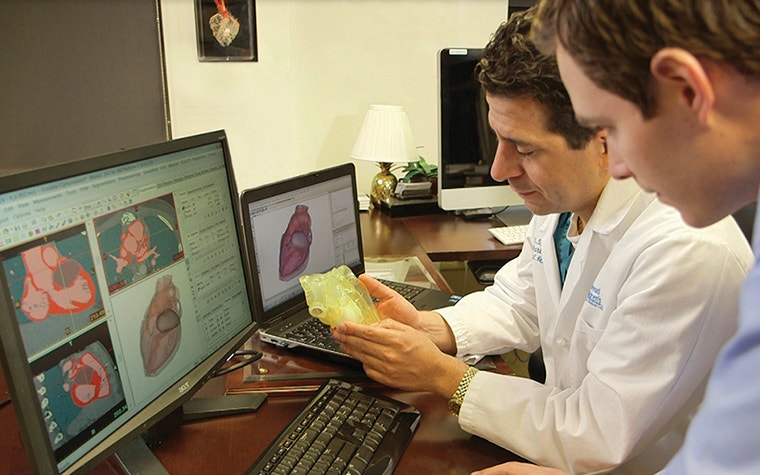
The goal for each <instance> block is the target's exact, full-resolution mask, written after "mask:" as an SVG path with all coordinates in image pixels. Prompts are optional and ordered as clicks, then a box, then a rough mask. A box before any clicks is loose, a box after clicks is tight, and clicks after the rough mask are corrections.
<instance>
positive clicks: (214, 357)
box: [0, 130, 258, 474]
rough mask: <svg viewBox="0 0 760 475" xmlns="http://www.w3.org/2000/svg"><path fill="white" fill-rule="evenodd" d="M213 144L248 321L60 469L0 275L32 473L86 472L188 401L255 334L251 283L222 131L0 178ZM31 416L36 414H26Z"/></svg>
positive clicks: (2, 345)
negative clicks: (222, 170) (220, 160)
mask: <svg viewBox="0 0 760 475" xmlns="http://www.w3.org/2000/svg"><path fill="white" fill-rule="evenodd" d="M211 143H221V144H222V148H223V153H224V160H225V165H226V171H227V179H228V180H229V182H230V184H231V186H230V190H229V192H230V197H229V198H230V201H231V202H232V205H233V212H234V213H235V228H236V236H237V239H238V248H239V249H240V259H241V263H242V264H243V267H242V270H243V272H242V273H243V274H244V278H245V279H246V282H245V285H244V287H245V291H246V294H247V299H248V304H249V308H251V322H250V324H248V325H247V326H246V327H245V328H244V329H242V330H241V331H240V332H238V333H237V334H236V335H235V336H233V337H232V338H230V340H228V341H227V342H226V343H225V344H223V345H222V346H221V347H220V348H219V349H218V350H216V351H215V352H214V353H212V354H211V355H209V356H208V357H206V358H205V359H204V360H203V361H202V362H200V363H199V364H198V365H196V366H195V367H194V368H193V369H191V370H190V371H189V372H188V373H187V374H185V375H184V376H182V377H181V378H179V379H178V381H176V382H175V383H173V384H172V385H171V386H170V387H169V388H167V389H166V390H165V391H164V392H163V393H161V395H159V396H158V397H156V398H155V399H154V400H153V401H151V402H150V403H149V404H148V405H147V406H146V407H144V408H143V409H142V410H141V411H139V412H138V413H137V414H136V415H135V416H133V417H132V418H130V419H129V420H128V421H126V422H125V423H124V424H123V425H122V426H121V427H119V428H117V429H116V430H115V431H114V432H113V433H112V434H110V435H108V436H107V437H106V438H105V439H104V440H103V441H101V442H100V443H99V444H97V445H96V446H95V447H94V448H93V449H92V450H91V451H90V452H89V453H87V454H85V455H84V456H83V457H82V458H80V459H79V460H77V461H76V462H74V463H73V464H72V465H71V466H70V467H68V468H67V469H66V470H64V471H63V472H59V470H58V465H57V462H56V460H55V456H54V454H53V450H52V447H51V445H50V441H49V438H48V434H47V430H46V426H45V424H44V419H43V416H42V411H41V408H40V404H39V402H38V399H37V395H36V389H35V386H34V383H33V380H32V378H33V375H32V373H31V368H30V366H29V364H28V363H27V359H26V350H25V348H24V342H23V338H22V336H21V331H20V329H19V326H18V325H17V324H15V322H14V320H15V309H14V308H12V304H11V302H12V299H11V298H10V291H9V289H8V285H7V283H6V280H5V276H4V275H3V274H0V302H8V305H7V306H6V307H5V308H0V311H2V312H3V315H0V355H2V366H3V370H4V372H5V379H6V384H7V386H8V390H9V392H10V394H11V400H12V402H13V404H12V405H13V407H14V411H15V413H16V419H17V421H18V425H19V433H20V436H21V440H22V442H23V444H24V447H25V449H26V452H27V456H28V459H29V464H30V466H31V467H32V469H33V470H34V472H35V473H41V474H47V473H51V474H58V473H63V474H74V473H84V472H86V471H87V470H90V469H92V468H93V467H94V466H96V465H97V464H98V463H100V462H102V461H103V460H105V459H107V458H108V457H110V456H111V455H113V454H114V453H116V452H117V451H118V450H119V449H121V448H123V447H125V446H126V445H128V444H129V443H130V442H132V441H133V440H134V439H135V438H136V437H138V436H140V434H142V433H143V432H145V431H146V430H147V429H149V428H150V427H152V426H153V425H155V424H157V423H158V422H160V421H161V420H162V419H163V418H165V417H166V416H168V415H170V414H171V413H173V412H174V411H175V410H177V409H178V408H179V407H180V406H181V405H182V404H183V403H184V402H186V401H187V400H188V399H190V397H191V396H192V395H193V394H194V393H195V392H196V391H197V390H198V389H200V387H201V386H203V384H205V383H206V382H207V381H208V380H209V379H211V378H212V377H213V376H214V373H215V371H216V370H217V369H218V368H220V367H221V366H222V365H223V364H224V363H225V362H226V361H227V360H228V359H229V357H230V356H231V355H233V354H234V352H235V351H236V350H238V349H239V348H240V347H241V346H242V345H243V344H244V343H245V341H246V340H248V339H249V338H250V337H251V336H252V335H253V333H254V332H255V331H256V330H257V329H258V323H257V321H256V319H255V317H254V315H253V310H252V309H253V306H252V298H251V294H250V282H248V275H247V272H245V266H246V263H245V261H244V259H245V253H244V249H243V246H244V244H243V243H244V240H243V235H242V232H241V231H242V230H241V227H240V225H239V223H240V201H239V194H238V190H237V184H236V181H235V176H234V171H233V168H232V160H231V156H230V151H229V145H228V142H227V137H226V133H225V132H224V130H217V131H214V132H208V133H204V134H199V135H195V136H190V137H185V138H180V139H175V140H170V141H166V142H160V143H157V144H152V145H147V146H143V147H138V148H134V149H129V150H123V151H118V152H114V153H110V154H105V155H101V156H95V157H89V158H85V159H82V160H78V161H72V162H66V163H61V164H56V165H52V166H49V167H44V168H40V169H33V170H27V171H23V172H20V173H16V174H13V175H5V176H0V193H6V192H11V191H15V190H19V189H22V188H26V187H29V186H35V185H39V184H43V183H46V182H48V181H51V180H54V179H55V180H57V179H62V178H69V177H74V176H77V175H82V174H86V173H92V172H96V171H100V170H104V169H107V168H111V167H115V166H121V165H124V164H128V163H134V162H138V161H141V160H146V159H150V158H153V157H156V156H159V155H164V154H168V153H172V152H177V151H181V150H185V149H189V148H194V147H198V146H203V145H207V144H211ZM9 307H10V308H9ZM19 355H23V356H24V357H23V358H19ZM31 414H34V417H32V418H30V417H29V416H30V415H31Z"/></svg>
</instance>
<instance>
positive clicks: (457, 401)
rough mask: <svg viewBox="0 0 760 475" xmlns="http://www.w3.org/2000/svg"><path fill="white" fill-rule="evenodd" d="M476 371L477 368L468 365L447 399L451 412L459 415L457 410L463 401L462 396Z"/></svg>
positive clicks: (468, 387)
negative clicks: (454, 389) (455, 388)
mask: <svg viewBox="0 0 760 475" xmlns="http://www.w3.org/2000/svg"><path fill="white" fill-rule="evenodd" d="M477 372H478V368H476V367H474V366H470V367H469V368H467V371H466V372H465V373H464V376H462V379H461V381H459V386H458V387H457V390H456V391H454V394H453V395H452V396H451V399H449V410H450V411H451V413H452V414H454V415H455V416H457V417H459V410H460V409H461V408H462V403H463V402H464V396H465V394H467V390H468V389H470V382H471V381H472V378H474V377H475V373H477Z"/></svg>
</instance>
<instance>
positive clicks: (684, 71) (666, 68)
mask: <svg viewBox="0 0 760 475" xmlns="http://www.w3.org/2000/svg"><path fill="white" fill-rule="evenodd" d="M649 68H650V71H651V72H652V76H654V79H655V81H656V82H657V83H658V84H660V85H661V86H664V88H658V93H662V92H665V91H668V90H671V91H674V92H675V93H676V94H677V95H678V97H679V98H680V100H682V101H683V104H684V105H685V106H686V107H688V108H689V109H691V110H692V111H693V112H694V114H695V115H696V117H697V118H698V120H699V121H700V123H703V124H704V123H706V122H707V117H708V113H709V111H710V109H711V108H712V107H713V104H714V102H715V91H714V89H713V85H712V83H711V81H710V77H709V76H708V74H707V72H706V71H705V68H704V66H703V65H702V63H701V62H700V61H699V60H698V59H697V58H696V57H695V56H694V55H693V54H691V53H689V52H688V51H686V50H684V49H681V48H663V49H661V50H659V51H658V52H657V53H655V55H654V56H652V60H651V61H650V63H649ZM660 99H661V98H658V101H659V100H660Z"/></svg>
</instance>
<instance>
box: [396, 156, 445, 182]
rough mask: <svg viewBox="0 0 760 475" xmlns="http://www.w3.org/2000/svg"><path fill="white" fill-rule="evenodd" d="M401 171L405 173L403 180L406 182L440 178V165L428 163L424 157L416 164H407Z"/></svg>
mask: <svg viewBox="0 0 760 475" xmlns="http://www.w3.org/2000/svg"><path fill="white" fill-rule="evenodd" d="M401 171H403V172H404V173H405V175H404V177H403V178H402V180H403V181H406V182H409V181H414V180H420V179H426V180H430V179H433V178H438V165H436V164H434V163H428V162H427V161H425V159H424V158H423V157H422V156H420V159H419V160H418V161H416V162H409V163H407V164H406V166H405V167H404V168H403V169H402V170H401Z"/></svg>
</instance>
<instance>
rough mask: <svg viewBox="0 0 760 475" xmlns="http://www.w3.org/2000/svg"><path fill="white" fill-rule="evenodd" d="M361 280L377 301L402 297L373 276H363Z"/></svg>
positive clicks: (360, 277)
mask: <svg viewBox="0 0 760 475" xmlns="http://www.w3.org/2000/svg"><path fill="white" fill-rule="evenodd" d="M359 280H360V281H361V283H362V284H364V286H365V287H367V291H369V293H370V294H371V295H372V296H373V297H375V298H377V299H380V300H385V299H390V298H393V297H396V296H399V297H400V295H399V294H398V293H397V292H396V291H395V290H393V289H391V288H390V287H388V286H386V285H384V284H382V283H381V282H380V281H378V280H377V279H375V278H374V277H372V276H371V275H368V274H362V275H360V276H359Z"/></svg>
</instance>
